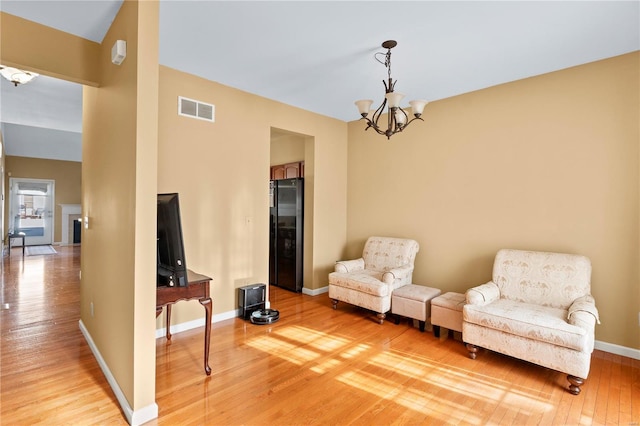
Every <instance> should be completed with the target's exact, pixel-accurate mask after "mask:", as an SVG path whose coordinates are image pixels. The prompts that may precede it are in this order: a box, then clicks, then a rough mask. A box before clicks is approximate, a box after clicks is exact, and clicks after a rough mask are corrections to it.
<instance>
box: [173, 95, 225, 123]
mask: <svg viewBox="0 0 640 426" xmlns="http://www.w3.org/2000/svg"><path fill="white" fill-rule="evenodd" d="M178 115H183V116H185V117H191V118H197V119H199V120H205V121H210V122H212V123H213V122H214V121H216V107H215V105H211V104H207V103H204V102H200V101H195V100H193V99H189V98H183V97H182V96H178Z"/></svg>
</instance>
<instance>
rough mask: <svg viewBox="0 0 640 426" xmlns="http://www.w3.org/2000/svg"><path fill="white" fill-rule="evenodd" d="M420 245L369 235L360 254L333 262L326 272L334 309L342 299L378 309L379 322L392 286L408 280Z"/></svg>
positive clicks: (403, 240)
mask: <svg viewBox="0 0 640 426" xmlns="http://www.w3.org/2000/svg"><path fill="white" fill-rule="evenodd" d="M419 249H420V246H419V244H418V242H417V241H414V240H409V239H403V238H391V237H369V239H368V240H367V242H366V243H365V245H364V250H363V252H362V257H361V258H359V259H355V260H345V261H338V262H336V266H335V272H332V273H330V274H329V298H331V299H332V305H333V309H336V307H337V305H338V302H339V301H343V302H347V303H350V304H352V305H356V306H360V307H362V308H365V309H369V310H371V311H374V312H376V313H377V317H378V322H379V323H380V324H382V323H383V322H384V319H385V317H386V313H387V312H388V311H389V309H391V293H392V292H393V290H394V289H396V288H398V287H402V286H403V285H407V284H411V277H412V276H413V262H414V260H415V258H416V253H418V250H419Z"/></svg>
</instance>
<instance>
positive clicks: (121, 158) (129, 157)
mask: <svg viewBox="0 0 640 426" xmlns="http://www.w3.org/2000/svg"><path fill="white" fill-rule="evenodd" d="M117 39H120V40H125V41H126V42H127V58H126V59H125V61H124V62H123V63H122V65H120V66H116V65H113V64H112V63H111V46H112V45H113V44H114V42H115V40H117ZM157 42H158V3H157V2H137V1H125V2H124V3H123V5H122V7H121V9H120V12H119V13H118V15H117V17H116V19H115V21H114V22H113V24H112V25H111V28H110V29H109V31H108V33H107V35H106V36H105V39H104V41H103V45H102V48H101V52H100V60H99V62H100V69H101V71H102V75H101V87H100V88H93V87H87V86H85V88H84V90H83V117H84V120H83V135H82V152H83V156H82V177H83V191H82V206H83V215H84V216H88V217H89V228H88V229H86V230H84V231H83V236H82V238H83V240H82V256H81V269H82V284H81V302H80V303H81V318H82V321H83V323H84V324H85V326H86V328H87V330H88V331H89V333H90V334H91V336H92V338H93V340H94V342H95V344H96V346H97V347H98V349H99V351H100V353H101V354H102V356H103V358H104V359H105V362H106V363H107V365H108V366H109V369H110V371H111V373H112V374H113V376H114V377H115V379H116V381H117V383H118V385H119V387H120V388H121V389H122V391H123V393H124V395H125V397H126V399H127V401H128V403H129V406H130V407H131V408H132V409H133V410H134V411H136V410H140V409H142V408H145V407H148V406H151V405H153V404H155V402H154V401H155V380H154V378H155V336H154V332H155V314H154V312H155V297H156V283H155V281H156V277H155V233H156V230H155V214H156V211H155V209H156V194H155V190H156V155H157V154H156V141H157V129H158V127H157V87H158V86H157V84H158V57H157V55H158V45H157ZM91 304H93V306H94V309H93V311H94V312H93V314H92V313H91Z"/></svg>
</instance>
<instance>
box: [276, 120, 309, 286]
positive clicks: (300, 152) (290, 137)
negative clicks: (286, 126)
mask: <svg viewBox="0 0 640 426" xmlns="http://www.w3.org/2000/svg"><path fill="white" fill-rule="evenodd" d="M314 145H315V139H314V137H313V136H309V135H304V134H300V133H295V132H291V131H287V130H282V129H276V128H273V127H272V128H271V148H270V161H269V163H270V166H271V172H270V179H271V184H270V187H273V183H274V181H277V180H280V179H282V182H284V181H290V182H292V181H293V180H295V179H300V181H301V182H302V184H303V190H302V193H303V194H304V195H303V197H302V198H303V205H302V211H303V214H302V225H303V232H302V241H297V242H296V245H295V247H296V252H298V253H300V252H301V253H302V261H301V263H302V288H301V291H302V293H305V294H312V293H311V292H312V291H313V290H312V289H313V204H314V163H315V161H314V152H315V147H314ZM281 166H282V167H281ZM280 174H282V176H280ZM279 194H280V193H279ZM282 194H286V193H282ZM273 195H275V193H274V194H273ZM296 197H298V196H296ZM286 206H288V204H287V203H285V207H286ZM271 212H273V209H271ZM271 212H270V214H271ZM272 222H273V218H272V217H271V218H270V220H269V223H270V230H269V234H270V253H269V254H270V256H269V260H270V274H269V275H270V281H271V278H272V275H273V271H274V269H273V265H272V263H273V261H274V258H273V257H272V254H273V253H272V252H273V251H275V250H273V247H271V246H272V244H271V243H272V242H273V240H272V238H271V234H272V233H273V231H274V230H273V229H272V226H271V224H272ZM283 225H287V224H286V223H284V224H283ZM281 231H282V232H285V231H286V232H289V231H288V229H287V226H283V227H282V229H281ZM278 241H280V242H283V243H284V244H283V250H284V252H285V254H286V252H287V249H289V251H291V250H290V249H292V248H293V246H292V245H291V244H290V242H291V241H294V240H293V238H284V239H282V238H281V239H279V240H278ZM287 242H289V245H287ZM300 243H302V250H298V249H299V247H298V244H300ZM276 244H277V242H276ZM270 284H271V282H270Z"/></svg>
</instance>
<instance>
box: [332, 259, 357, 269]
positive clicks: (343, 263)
mask: <svg viewBox="0 0 640 426" xmlns="http://www.w3.org/2000/svg"><path fill="white" fill-rule="evenodd" d="M363 269H364V259H363V258H360V259H354V260H339V261H337V262H336V266H335V269H334V271H335V272H354V271H361V270H363Z"/></svg>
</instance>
